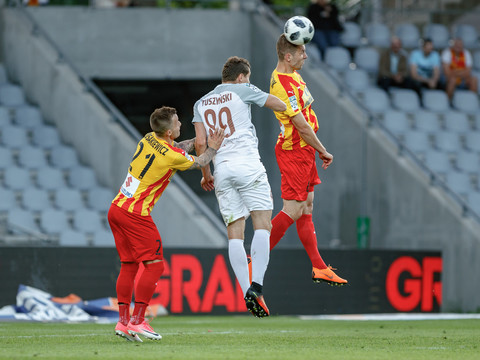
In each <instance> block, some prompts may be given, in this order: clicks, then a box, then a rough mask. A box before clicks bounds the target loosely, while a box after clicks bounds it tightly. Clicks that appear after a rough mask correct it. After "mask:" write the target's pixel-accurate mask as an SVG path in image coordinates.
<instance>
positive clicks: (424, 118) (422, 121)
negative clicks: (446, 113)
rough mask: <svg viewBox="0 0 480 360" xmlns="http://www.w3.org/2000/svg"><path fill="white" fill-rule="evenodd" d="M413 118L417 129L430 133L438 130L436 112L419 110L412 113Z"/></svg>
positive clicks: (438, 123)
mask: <svg viewBox="0 0 480 360" xmlns="http://www.w3.org/2000/svg"><path fill="white" fill-rule="evenodd" d="M413 119H414V122H415V128H416V129H417V130H420V131H424V132H427V133H430V134H432V133H436V132H437V131H440V122H439V119H438V115H437V114H436V113H433V112H430V111H424V110H420V111H417V112H415V113H414V114H413Z"/></svg>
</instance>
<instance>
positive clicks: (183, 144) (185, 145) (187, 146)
mask: <svg viewBox="0 0 480 360" xmlns="http://www.w3.org/2000/svg"><path fill="white" fill-rule="evenodd" d="M173 146H175V147H177V148H179V149H182V150H184V151H186V152H187V153H190V152H192V151H193V149H195V138H193V139H189V140H183V141H180V142H179V143H177V142H176V141H174V142H173Z"/></svg>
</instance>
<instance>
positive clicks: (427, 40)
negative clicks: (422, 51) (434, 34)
mask: <svg viewBox="0 0 480 360" xmlns="http://www.w3.org/2000/svg"><path fill="white" fill-rule="evenodd" d="M427 43H431V44H433V40H432V39H430V38H425V39H423V40H422V46H424V45H426V44H427Z"/></svg>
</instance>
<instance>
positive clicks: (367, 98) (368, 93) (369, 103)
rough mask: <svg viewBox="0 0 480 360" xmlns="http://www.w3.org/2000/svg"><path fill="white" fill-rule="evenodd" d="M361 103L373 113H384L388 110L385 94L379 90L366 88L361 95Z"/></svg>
mask: <svg viewBox="0 0 480 360" xmlns="http://www.w3.org/2000/svg"><path fill="white" fill-rule="evenodd" d="M363 103H364V105H365V106H366V108H367V109H368V110H370V111H371V112H373V113H376V114H378V113H384V112H385V111H387V110H389V109H390V99H389V97H388V95H387V93H386V92H385V91H384V90H382V89H379V88H373V87H372V88H368V89H366V90H365V91H364V94H363Z"/></svg>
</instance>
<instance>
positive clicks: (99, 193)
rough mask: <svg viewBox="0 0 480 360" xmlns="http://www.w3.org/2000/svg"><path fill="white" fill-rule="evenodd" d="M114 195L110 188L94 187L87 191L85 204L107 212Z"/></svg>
mask: <svg viewBox="0 0 480 360" xmlns="http://www.w3.org/2000/svg"><path fill="white" fill-rule="evenodd" d="M114 197H115V195H114V194H113V192H112V191H111V190H110V189H107V188H102V187H96V188H93V189H91V190H90V191H88V193H87V206H88V207H89V208H92V209H94V210H97V211H103V212H107V211H108V209H109V208H110V205H111V204H112V200H113V198H114Z"/></svg>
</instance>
